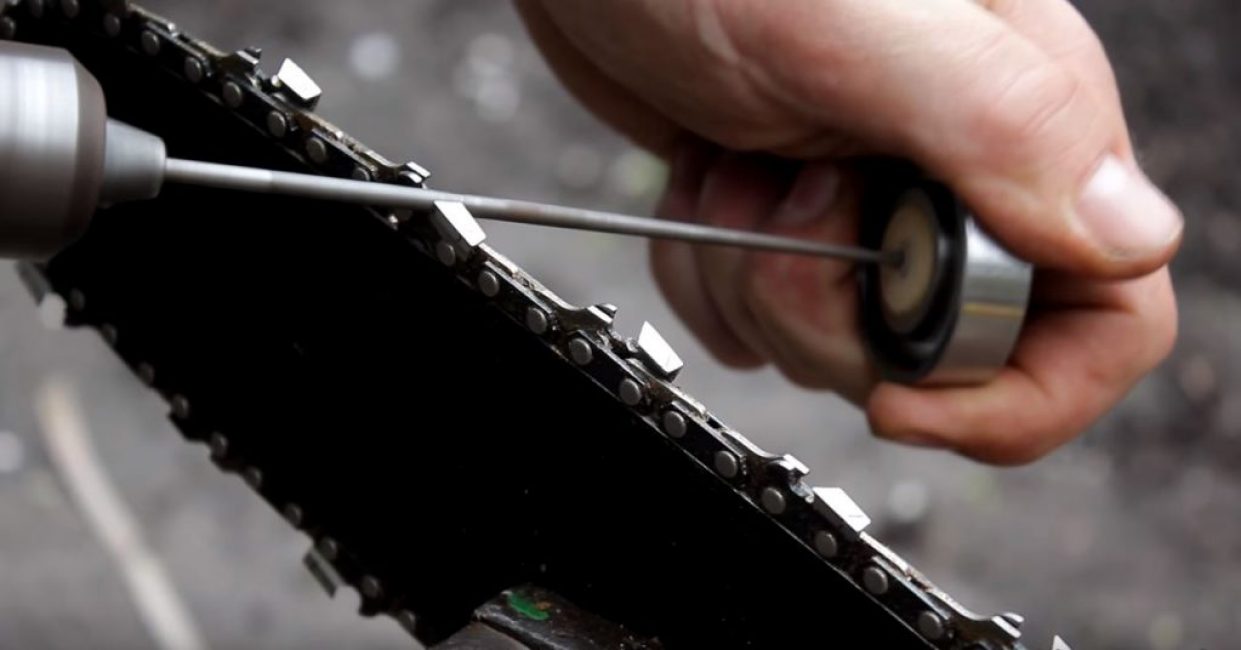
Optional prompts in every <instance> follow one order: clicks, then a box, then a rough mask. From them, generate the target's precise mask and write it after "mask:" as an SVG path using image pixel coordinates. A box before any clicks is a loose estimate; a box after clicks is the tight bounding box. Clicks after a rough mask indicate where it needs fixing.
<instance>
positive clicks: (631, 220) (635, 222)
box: [165, 158, 899, 264]
mask: <svg viewBox="0 0 1241 650" xmlns="http://www.w3.org/2000/svg"><path fill="white" fill-rule="evenodd" d="M165 181H167V182H172V183H181V184H186V185H200V186H206V187H215V188H219V189H228V190H239V191H245V192H257V193H262V194H279V195H286V196H297V197H303V198H312V199H322V200H329V201H339V202H345V203H357V204H362V205H374V206H384V207H389V208H411V209H424V210H425V209H430V208H432V207H434V204H435V203H436V202H438V201H449V202H456V203H461V204H463V205H465V206H466V207H467V208H469V209H470V212H471V213H472V214H473V215H474V216H475V217H477V218H480V219H490V220H493V221H508V222H514V223H524V224H533V225H540V226H551V227H555V228H568V229H574V230H590V231H596V232H606V233H613V234H618V235H632V236H638V237H650V238H656V239H673V240H679V241H685V242H693V243H699V244H715V245H722V246H735V247H739V248H751V249H758V250H766V251H773V252H783V253H795V254H800V255H811V256H817V257H830V258H835V259H843V260H849V261H853V262H859V263H866V264H890V263H895V262H898V261H899V256H889V255H885V254H884V253H881V252H878V251H872V250H868V249H863V248H856V247H852V246H842V245H837V244H827V243H822V242H813V241H807V240H802V239H796V238H792V237H781V236H778V235H769V234H764V233H756V232H747V231H742V230H730V229H727V228H717V227H713V226H704V225H700V224H691V223H683V222H676V221H663V220H658V219H650V218H643V217H635V216H630V215H624V214H616V213H612V212H602V211H598V210H586V209H581V208H572V207H565V206H558V205H550V204H545V203H536V202H533V201H519V200H511V199H501V198H494V197H485V196H474V195H468V194H455V193H451V192H441V191H436V190H427V189H419V188H413V187H404V186H399V185H388V184H383V183H372V182H366V181H355V180H347V179H341V178H329V177H325V176H315V175H311V174H294V173H289V172H280V171H273V170H269V169H257V168H253V167H239V166H234V165H220V164H216V163H207V162H200V161H194V160H179V159H175V158H169V159H168V161H167V163H166V166H165Z"/></svg>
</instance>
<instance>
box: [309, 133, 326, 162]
mask: <svg viewBox="0 0 1241 650" xmlns="http://www.w3.org/2000/svg"><path fill="white" fill-rule="evenodd" d="M306 155H307V156H310V160H311V161H313V162H314V163H315V164H317V165H322V164H323V163H325V162H327V145H325V144H323V141H322V140H320V139H319V138H311V139H309V140H307V141H306Z"/></svg>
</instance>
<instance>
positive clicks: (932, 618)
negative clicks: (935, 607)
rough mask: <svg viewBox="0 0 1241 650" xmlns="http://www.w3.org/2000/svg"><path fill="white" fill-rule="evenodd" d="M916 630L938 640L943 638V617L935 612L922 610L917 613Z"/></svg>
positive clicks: (933, 639)
mask: <svg viewBox="0 0 1241 650" xmlns="http://www.w3.org/2000/svg"><path fill="white" fill-rule="evenodd" d="M918 631H919V632H921V633H922V636H924V637H926V638H928V639H930V640H932V641H938V640H940V639H942V638H944V619H942V618H940V616H939V614H936V613H935V612H922V613H921V614H919V615H918Z"/></svg>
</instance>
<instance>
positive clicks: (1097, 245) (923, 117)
mask: <svg viewBox="0 0 1241 650" xmlns="http://www.w3.org/2000/svg"><path fill="white" fill-rule="evenodd" d="M796 4H798V5H799V6H801V7H804V8H805V11H803V12H801V13H800V15H799V16H798V20H797V21H795V22H793V21H790V23H789V24H788V26H787V28H786V29H785V30H770V31H768V33H767V37H768V38H772V32H775V37H777V38H781V39H782V40H783V42H785V43H790V42H791V43H793V44H795V45H796V46H800V47H797V48H796V49H797V50H799V51H796V52H793V53H791V54H789V56H796V57H797V59H796V62H798V63H801V64H802V65H796V66H795V65H793V63H794V61H793V60H784V61H779V62H777V64H776V65H775V66H773V67H775V68H776V74H777V76H783V81H785V82H786V83H787V84H789V85H791V86H793V87H795V88H796V89H797V90H799V91H800V92H799V93H798V94H799V95H800V97H801V99H802V100H804V101H805V103H806V104H810V105H816V106H821V107H827V108H825V109H823V114H822V115H821V116H820V119H824V120H826V121H829V122H831V123H835V124H838V125H841V126H844V127H846V128H847V129H848V130H850V131H851V132H855V133H859V134H860V135H862V136H863V137H864V138H866V139H868V140H870V141H871V142H872V143H875V144H878V145H879V147H880V148H881V149H883V150H886V151H889V152H892V153H897V154H899V155H901V156H902V157H906V158H909V159H910V160H912V161H913V162H915V163H916V164H918V165H919V166H921V167H922V168H923V169H925V170H926V171H927V172H928V173H929V174H931V175H932V176H935V177H937V178H938V180H940V181H942V182H944V183H945V184H947V185H948V186H949V187H952V188H953V189H954V190H955V191H956V192H957V193H958V194H959V195H960V197H961V199H962V200H963V201H964V202H965V203H966V204H967V205H969V206H970V207H971V208H972V209H973V211H974V212H975V213H976V214H977V215H978V218H979V220H980V221H981V222H982V223H983V225H984V226H986V227H987V229H988V230H989V231H990V232H991V233H992V234H993V235H995V236H996V237H997V238H998V239H999V240H1001V241H1002V242H1004V243H1005V244H1006V245H1007V246H1008V247H1009V248H1010V250H1012V251H1013V252H1014V253H1015V254H1017V255H1019V256H1021V257H1023V258H1025V259H1027V260H1028V261H1030V262H1032V263H1034V264H1036V265H1038V266H1044V267H1049V268H1055V269H1058V270H1062V271H1069V272H1074V273H1080V274H1086V275H1091V276H1095V277H1102V278H1123V277H1133V276H1138V275H1144V274H1146V273H1149V272H1151V271H1154V270H1156V269H1158V268H1159V267H1161V266H1163V265H1164V264H1166V263H1167V262H1168V260H1169V259H1170V258H1171V256H1172V255H1173V254H1174V252H1175V249H1176V248H1177V246H1178V245H1179V242H1180V237H1181V230H1182V227H1183V219H1182V217H1181V214H1180V212H1179V211H1178V210H1177V209H1176V207H1175V206H1174V205H1173V204H1172V202H1171V201H1170V200H1168V199H1167V197H1165V196H1164V194H1163V193H1162V192H1160V191H1159V190H1158V189H1157V188H1156V187H1155V186H1154V185H1153V184H1152V183H1151V182H1150V180H1148V179H1147V177H1146V176H1145V175H1144V174H1143V173H1142V171H1141V170H1140V169H1139V168H1138V166H1137V164H1136V162H1135V161H1134V160H1133V157H1132V155H1131V153H1130V144H1129V140H1128V134H1127V130H1126V126H1125V124H1124V117H1123V112H1122V110H1121V107H1120V106H1119V101H1118V100H1117V99H1116V93H1115V82H1114V79H1113V77H1112V75H1111V74H1110V72H1109V73H1108V74H1106V75H1091V77H1092V78H1093V79H1092V80H1087V79H1086V78H1085V75H1079V74H1078V73H1077V71H1075V70H1074V69H1072V68H1071V67H1070V66H1069V65H1067V64H1066V63H1064V62H1062V59H1058V58H1057V57H1055V56H1053V55H1052V54H1050V53H1049V51H1048V50H1046V49H1044V46H1045V45H1046V44H1045V43H1043V44H1036V43H1035V42H1033V41H1031V40H1030V39H1028V38H1027V37H1026V36H1024V35H1022V34H1021V33H1019V32H1018V31H1017V30H1015V29H1013V28H1012V27H1011V26H1010V25H1009V24H1007V23H1005V22H1004V21H1003V20H1002V19H1001V18H1000V17H999V16H997V15H995V14H993V13H991V12H989V11H988V10H987V9H985V8H983V7H982V6H979V5H978V4H975V3H971V2H960V1H959V0H925V1H924V2H919V3H912V4H911V3H907V2H874V1H872V0H843V1H842V2H839V3H827V4H828V5H831V6H833V7H834V8H835V10H834V11H832V12H824V11H823V9H822V7H823V6H824V5H823V4H822V3H813V2H812V0H800V1H799V2H798V3H796ZM812 5H813V7H814V9H815V10H814V11H812V10H811V7H812ZM784 13H785V14H787V13H789V12H784ZM793 13H797V12H793ZM816 13H817V14H819V15H816ZM842 13H843V14H845V15H841V14H842ZM829 14H830V15H829ZM854 14H855V15H854ZM814 18H819V19H820V20H822V21H823V22H822V24H821V25H813V24H812V25H810V26H809V27H807V25H806V23H807V22H810V23H814V22H815V20H814ZM842 24H843V25H849V26H850V30H851V31H850V32H849V33H848V34H847V36H848V38H847V39H843V40H844V42H845V45H844V46H843V48H845V49H842V47H841V46H839V45H837V44H835V43H833V42H830V40H831V39H827V40H828V41H829V42H826V43H825V42H824V40H823V39H822V38H819V39H818V40H811V39H809V38H801V39H797V38H794V37H792V35H793V34H805V33H814V32H815V31H818V33H822V30H825V29H830V27H831V26H833V25H842ZM780 32H783V33H780ZM859 32H864V33H859ZM1071 37H1072V36H1071V35H1070V36H1065V38H1066V39H1068V38H1071ZM1066 45H1067V44H1066ZM769 51H775V48H770V49H769ZM787 51H788V50H785V52H787ZM776 56H781V55H780V54H778V55H776ZM807 63H809V64H811V65H805V64H807ZM824 70H829V71H830V74H826V73H824V72H822V71H824ZM1099 77H1102V78H1103V79H1104V80H1105V83H1108V84H1110V87H1109V88H1101V87H1099V84H1100V82H1099V81H1098V78H1099Z"/></svg>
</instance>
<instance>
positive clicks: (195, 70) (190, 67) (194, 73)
mask: <svg viewBox="0 0 1241 650" xmlns="http://www.w3.org/2000/svg"><path fill="white" fill-rule="evenodd" d="M183 72H185V78H186V79H188V80H189V82H190V83H192V84H196V83H201V82H202V80H203V78H205V77H206V76H207V69H206V68H204V67H203V62H202V61H199V60H198V59H197V58H196V57H192V56H187V57H185V65H184V66H183Z"/></svg>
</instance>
